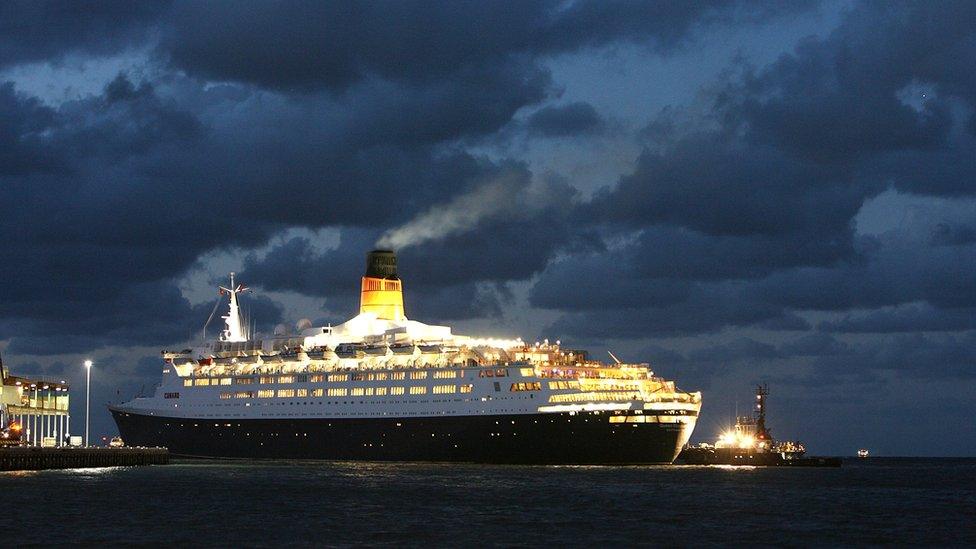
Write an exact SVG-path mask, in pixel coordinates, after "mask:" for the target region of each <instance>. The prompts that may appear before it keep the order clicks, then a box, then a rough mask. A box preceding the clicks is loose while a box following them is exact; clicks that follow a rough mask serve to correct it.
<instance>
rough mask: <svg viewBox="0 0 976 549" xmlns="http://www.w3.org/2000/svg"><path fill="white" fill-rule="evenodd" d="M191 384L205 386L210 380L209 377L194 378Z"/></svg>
mask: <svg viewBox="0 0 976 549" xmlns="http://www.w3.org/2000/svg"><path fill="white" fill-rule="evenodd" d="M193 384H194V385H198V386H203V387H206V386H207V385H210V380H209V379H206V378H201V379H195V380H193Z"/></svg>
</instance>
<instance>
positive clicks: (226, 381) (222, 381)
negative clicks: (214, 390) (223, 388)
mask: <svg viewBox="0 0 976 549" xmlns="http://www.w3.org/2000/svg"><path fill="white" fill-rule="evenodd" d="M230 383H231V379H230V378H229V377H222V378H220V384H221V385H230Z"/></svg>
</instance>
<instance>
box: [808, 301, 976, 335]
mask: <svg viewBox="0 0 976 549" xmlns="http://www.w3.org/2000/svg"><path fill="white" fill-rule="evenodd" d="M818 329H820V330H822V331H825V332H838V333H895V332H942V331H961V330H976V309H972V308H962V309H940V308H936V307H933V306H932V305H930V304H928V303H911V304H907V305H904V306H895V307H885V308H882V309H878V310H873V311H867V312H860V313H851V314H846V315H844V316H843V317H842V318H840V319H838V320H830V321H824V322H821V323H820V324H819V325H818Z"/></svg>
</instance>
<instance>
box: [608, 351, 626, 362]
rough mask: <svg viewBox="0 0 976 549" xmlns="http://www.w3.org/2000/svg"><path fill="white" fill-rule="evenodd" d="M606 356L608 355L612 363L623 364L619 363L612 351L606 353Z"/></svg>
mask: <svg viewBox="0 0 976 549" xmlns="http://www.w3.org/2000/svg"><path fill="white" fill-rule="evenodd" d="M607 354H608V355H610V358H612V359H613V361H614V362H616V363H617V364H623V363H622V362H620V359H619V358H617V355H615V354H613V352H612V351H607Z"/></svg>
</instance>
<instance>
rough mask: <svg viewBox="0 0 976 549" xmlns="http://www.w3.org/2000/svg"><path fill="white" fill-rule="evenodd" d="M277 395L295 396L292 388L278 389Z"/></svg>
mask: <svg viewBox="0 0 976 549" xmlns="http://www.w3.org/2000/svg"><path fill="white" fill-rule="evenodd" d="M278 396H279V397H293V396H295V390H294V389H278Z"/></svg>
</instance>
